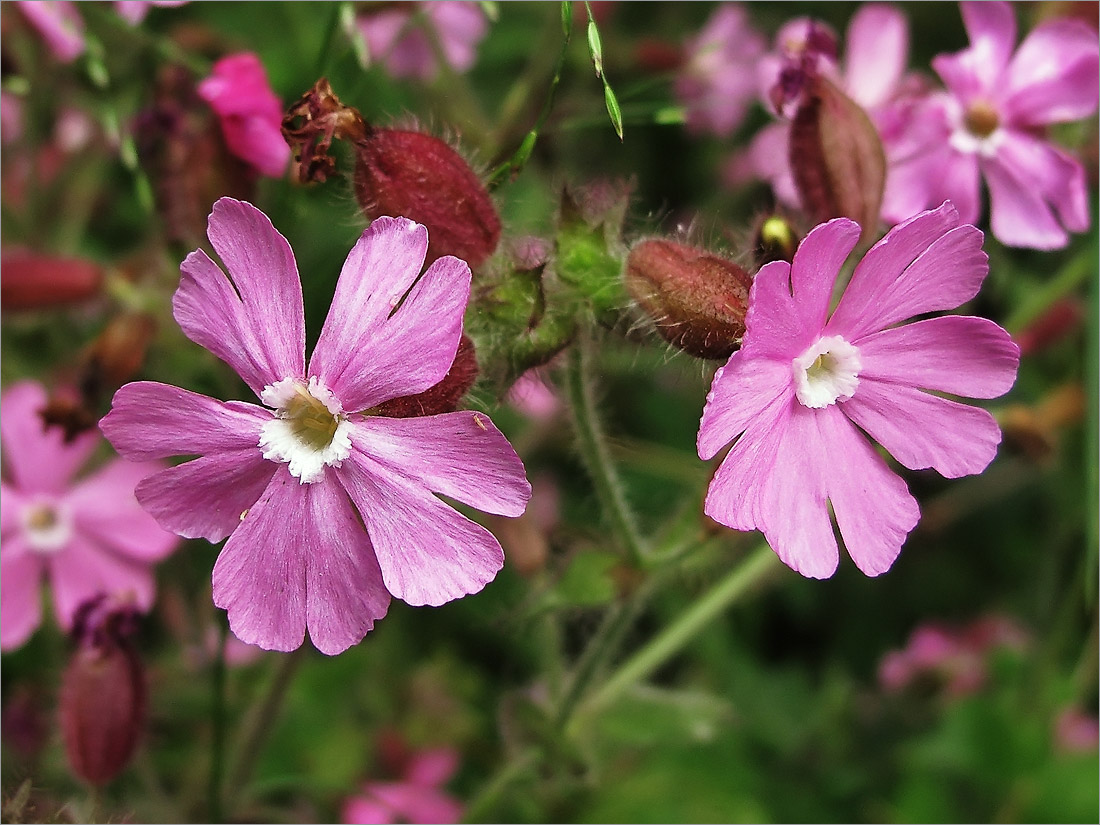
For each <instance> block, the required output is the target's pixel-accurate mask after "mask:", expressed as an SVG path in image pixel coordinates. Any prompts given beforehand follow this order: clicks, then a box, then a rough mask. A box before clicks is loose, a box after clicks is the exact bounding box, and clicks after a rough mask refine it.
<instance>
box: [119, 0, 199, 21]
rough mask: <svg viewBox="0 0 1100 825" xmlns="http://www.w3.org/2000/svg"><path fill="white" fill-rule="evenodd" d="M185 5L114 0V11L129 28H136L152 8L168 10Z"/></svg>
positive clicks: (178, 0)
mask: <svg viewBox="0 0 1100 825" xmlns="http://www.w3.org/2000/svg"><path fill="white" fill-rule="evenodd" d="M186 4H187V0H115V11H116V12H118V16H119V17H121V18H122V19H123V20H125V21H126V22H127V23H129V24H130V25H131V26H136V25H137V24H138V23H140V22H141V21H142V20H144V19H145V15H147V14H148V13H149V9H151V8H153V7H154V6H156V7H160V8H167V9H170V8H175V7H177V6H183V5H186Z"/></svg>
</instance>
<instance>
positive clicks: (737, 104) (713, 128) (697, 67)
mask: <svg viewBox="0 0 1100 825" xmlns="http://www.w3.org/2000/svg"><path fill="white" fill-rule="evenodd" d="M763 53H764V38H763V36H762V35H760V33H759V32H757V31H755V30H754V29H753V28H752V27H751V26H750V25H749V20H748V14H747V13H746V11H745V8H744V7H743V6H741V5H739V4H735V3H723V4H722V5H720V6H719V7H718V8H717V10H716V11H715V12H714V14H713V15H711V18H710V20H709V21H708V22H707V24H706V25H705V26H704V27H703V29H702V31H700V32H699V34H698V35H696V36H695V37H694V38H693V39H692V40H691V41H690V42H688V43H687V45H686V60H685V62H684V66H683V68H682V69H681V71H680V75H679V77H677V79H676V95H677V97H679V99H680V102H681V103H683V105H684V106H685V108H686V109H687V127H688V129H690V130H691V131H693V132H696V133H702V132H710V133H712V134H715V135H717V136H719V137H726V136H728V135H730V134H732V132H733V130H734V129H736V128H737V127H738V126H739V125H740V123H741V121H742V120H743V119H744V117H745V112H746V111H747V110H748V107H749V105H750V104H751V103H752V102H753V100H754V99H755V97H756V78H755V76H754V69H755V66H756V62H757V61H758V60H759V59H760V57H761V56H762V55H763Z"/></svg>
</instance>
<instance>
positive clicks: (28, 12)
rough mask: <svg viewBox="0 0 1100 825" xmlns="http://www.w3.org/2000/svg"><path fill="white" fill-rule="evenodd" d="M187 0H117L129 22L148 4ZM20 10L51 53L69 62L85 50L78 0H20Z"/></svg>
mask: <svg viewBox="0 0 1100 825" xmlns="http://www.w3.org/2000/svg"><path fill="white" fill-rule="evenodd" d="M186 2H187V0H117V2H115V4H114V8H115V11H116V12H117V13H118V15H119V16H120V17H121V18H122V19H123V20H125V21H126V22H127V23H129V24H131V25H137V24H138V23H140V22H141V21H142V20H143V19H144V18H145V15H146V14H147V13H148V11H149V7H150V6H168V7H170V6H182V5H183V4H184V3H186ZM17 5H18V6H19V9H20V11H22V12H23V15H24V16H25V17H26V18H27V20H29V21H30V22H31V24H32V25H33V26H34V27H35V28H36V29H38V33H39V34H41V35H42V39H43V40H45V41H46V45H47V46H49V48H50V51H51V52H53V55H54V57H56V58H57V59H58V60H60V61H62V62H63V63H70V62H72V61H73V60H75V59H76V58H78V57H80V55H82V54H84V49H85V48H86V44H85V40H84V20H83V18H82V17H81V16H80V12H79V11H78V4H77V3H74V2H72V0H19V3H17Z"/></svg>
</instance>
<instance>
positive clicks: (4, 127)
mask: <svg viewBox="0 0 1100 825" xmlns="http://www.w3.org/2000/svg"><path fill="white" fill-rule="evenodd" d="M22 136H23V98H21V97H20V96H19V95H17V94H14V93H12V92H8V91H0V142H3V143H5V144H8V143H14V142H15V141H17V140H19V138H21V137H22Z"/></svg>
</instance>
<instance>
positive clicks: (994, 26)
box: [898, 2, 1100, 249]
mask: <svg viewBox="0 0 1100 825" xmlns="http://www.w3.org/2000/svg"><path fill="white" fill-rule="evenodd" d="M961 9H962V18H963V23H964V24H965V25H966V31H967V34H968V35H969V37H970V46H969V47H968V48H966V49H964V50H962V51H960V52H957V53H955V54H943V55H940V56H939V57H937V58H936V59H935V60H933V61H932V66H933V68H935V70H936V72H937V73H938V74H939V76H940V77H941V78H942V80H943V82H944V85H945V86H946V87H947V88H946V91H945V92H941V93H939V94H937V95H935V96H934V97H933V98H932V99H931V100H930V101H929V103H928V104H927V105H926V106H923V107H922V111H921V114H920V117H919V122H920V124H921V132H922V134H921V135H920V136H919V140H920V143H921V144H922V149H921V150H920V151H917V152H915V153H913V154H912V156H911V157H910V158H909V159H908V161H907V162H906V164H905V165H904V167H903V168H902V169H900V170H899V172H898V175H899V176H900V177H902V178H903V180H901V181H899V183H900V184H901V185H902V186H903V187H904V188H905V190H906V193H907V196H908V199H909V201H910V202H912V203H916V204H917V205H918V208H926V207H927V206H929V205H931V204H935V203H939V202H940V201H941V200H943V199H944V198H947V199H950V200H951V201H952V202H954V203H955V204H956V206H957V208H958V210H959V214H960V215H961V216H962V219H963V220H964V221H968V222H971V223H973V222H975V221H977V219H978V217H979V216H980V214H981V211H982V210H981V203H980V186H981V180H982V179H984V180H985V184H986V187H987V188H988V189H989V201H990V207H989V213H990V228H991V229H992V231H993V235H994V236H995V237H996V238H997V240H999V241H1001V242H1002V243H1004V244H1007V245H1009V246H1022V247H1031V248H1034V249H1058V248H1061V247H1063V246H1065V245H1066V243H1067V242H1068V233H1069V232H1083V231H1084V230H1086V229H1087V228H1088V226H1089V220H1090V218H1089V195H1088V189H1087V186H1086V181H1085V171H1084V168H1083V167H1082V165H1081V164H1080V162H1078V161H1077V160H1076V159H1075V158H1074V157H1072V156H1071V155H1069V154H1068V153H1066V152H1065V151H1063V150H1062V149H1060V148H1058V147H1056V146H1055V145H1053V144H1052V143H1050V142H1049V141H1048V140H1046V138H1045V137H1044V134H1043V132H1044V130H1045V129H1046V127H1048V126H1049V125H1051V124H1055V123H1063V122H1067V121H1074V120H1079V119H1081V118H1085V117H1089V116H1090V115H1092V114H1093V113H1094V112H1095V111H1096V106H1097V96H1098V91H1097V89H1098V73H1100V68H1098V67H1100V58H1098V47H1097V39H1096V30H1095V29H1094V28H1092V27H1090V26H1088V25H1087V24H1086V23H1084V22H1082V21H1080V20H1068V19H1062V20H1059V19H1054V20H1047V21H1046V22H1044V23H1041V24H1040V25H1038V26H1037V27H1036V28H1035V29H1034V30H1033V31H1032V32H1031V33H1030V34H1029V35H1028V36H1027V37H1026V38H1024V40H1023V42H1022V43H1020V46H1019V48H1018V49H1016V51H1015V53H1014V52H1013V46H1014V44H1015V42H1016V13H1015V11H1014V10H1013V8H1012V6H1010V5H1009V4H1008V3H1000V2H982V3H963V4H961Z"/></svg>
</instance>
